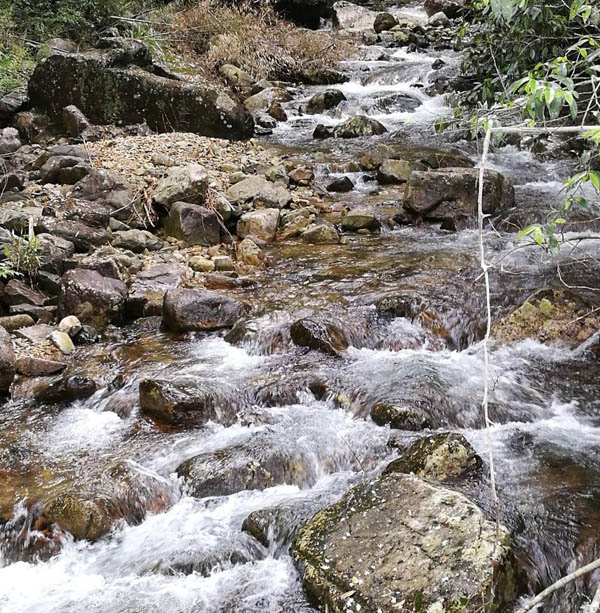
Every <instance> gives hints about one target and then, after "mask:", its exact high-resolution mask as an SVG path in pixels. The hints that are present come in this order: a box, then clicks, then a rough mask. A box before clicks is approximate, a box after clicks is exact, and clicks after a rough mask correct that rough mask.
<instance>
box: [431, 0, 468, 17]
mask: <svg viewBox="0 0 600 613" xmlns="http://www.w3.org/2000/svg"><path fill="white" fill-rule="evenodd" d="M464 6H465V2H464V0H425V4H424V7H425V12H426V13H427V16H428V17H431V16H432V15H435V14H436V13H440V12H442V13H444V14H445V15H446V17H449V18H450V19H454V18H456V17H459V16H460V15H461V14H462V12H463V10H464Z"/></svg>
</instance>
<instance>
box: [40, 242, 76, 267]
mask: <svg viewBox="0 0 600 613" xmlns="http://www.w3.org/2000/svg"><path fill="white" fill-rule="evenodd" d="M36 238H37V241H38V247H39V252H38V253H39V258H40V270H47V271H48V272H53V273H55V274H58V275H62V273H63V269H64V261H65V260H66V259H68V258H70V257H71V256H72V255H73V253H74V252H75V245H73V243H72V242H71V241H69V240H66V239H64V238H61V237H60V236H54V235H53V234H47V233H43V232H42V233H41V234H38V235H37V237H36Z"/></svg>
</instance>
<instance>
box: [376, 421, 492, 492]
mask: <svg viewBox="0 0 600 613" xmlns="http://www.w3.org/2000/svg"><path fill="white" fill-rule="evenodd" d="M482 467H483V462H482V461H481V458H480V457H479V456H478V455H477V453H476V452H475V450H474V449H473V447H472V446H471V444H470V443H469V441H467V439H466V438H465V437H464V436H463V435H462V434H458V433H456V432H444V433H442V434H432V435H429V436H424V437H423V438H420V439H418V440H416V441H414V442H412V443H411V444H410V445H408V447H406V448H405V449H404V450H403V451H402V455H401V456H400V457H399V458H398V459H397V460H394V461H393V462H392V463H391V464H389V465H388V467H387V468H386V469H385V472H384V474H389V473H393V472H399V473H413V474H415V475H417V477H420V478H421V479H425V480H426V481H430V482H433V483H444V482H445V481H448V480H451V479H458V478H464V477H469V476H480V475H481V469H482Z"/></svg>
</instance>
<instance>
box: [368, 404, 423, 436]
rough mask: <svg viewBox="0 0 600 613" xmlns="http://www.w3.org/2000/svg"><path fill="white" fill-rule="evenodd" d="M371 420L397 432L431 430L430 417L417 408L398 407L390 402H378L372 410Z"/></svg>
mask: <svg viewBox="0 0 600 613" xmlns="http://www.w3.org/2000/svg"><path fill="white" fill-rule="evenodd" d="M371 419H372V420H373V421H374V422H375V423H376V424H377V425H379V426H387V425H389V427H390V428H393V429H396V430H409V431H420V430H425V428H430V427H431V423H430V420H429V417H428V415H427V414H426V413H425V412H423V411H421V410H419V408H417V407H406V406H397V405H395V404H391V403H389V402H378V403H377V404H375V405H373V407H372V408H371Z"/></svg>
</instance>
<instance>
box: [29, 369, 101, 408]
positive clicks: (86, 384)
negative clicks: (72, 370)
mask: <svg viewBox="0 0 600 613" xmlns="http://www.w3.org/2000/svg"><path fill="white" fill-rule="evenodd" d="M95 393H96V383H95V382H94V380H93V379H90V378H89V377H84V376H81V375H62V376H57V377H53V378H51V379H44V380H43V381H40V382H39V384H38V385H37V386H36V387H35V389H34V390H33V397H34V399H35V400H37V401H38V402H51V403H68V402H75V400H85V399H86V398H89V397H90V396H92V395H93V394H95Z"/></svg>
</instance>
